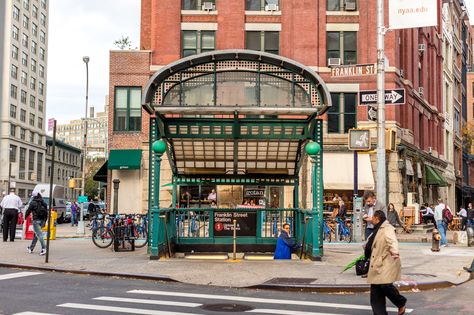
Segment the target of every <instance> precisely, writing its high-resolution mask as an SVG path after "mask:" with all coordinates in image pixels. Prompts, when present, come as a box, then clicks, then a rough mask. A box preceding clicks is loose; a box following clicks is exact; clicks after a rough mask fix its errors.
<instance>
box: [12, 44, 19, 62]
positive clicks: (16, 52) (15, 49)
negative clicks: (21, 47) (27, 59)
mask: <svg viewBox="0 0 474 315" xmlns="http://www.w3.org/2000/svg"><path fill="white" fill-rule="evenodd" d="M12 58H13V59H15V60H18V47H16V46H15V45H13V46H12Z"/></svg>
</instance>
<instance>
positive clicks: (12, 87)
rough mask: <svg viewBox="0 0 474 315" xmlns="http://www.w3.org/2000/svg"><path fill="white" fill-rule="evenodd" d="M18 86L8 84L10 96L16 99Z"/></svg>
mask: <svg viewBox="0 0 474 315" xmlns="http://www.w3.org/2000/svg"><path fill="white" fill-rule="evenodd" d="M17 91H18V88H17V87H16V86H15V85H13V84H12V85H10V96H11V98H14V99H17V97H18V94H17Z"/></svg>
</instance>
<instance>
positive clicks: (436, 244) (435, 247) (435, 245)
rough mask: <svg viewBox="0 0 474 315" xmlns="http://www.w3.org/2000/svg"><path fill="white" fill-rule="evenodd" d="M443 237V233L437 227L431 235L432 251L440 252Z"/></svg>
mask: <svg viewBox="0 0 474 315" xmlns="http://www.w3.org/2000/svg"><path fill="white" fill-rule="evenodd" d="M440 239H441V235H440V234H439V231H438V230H437V229H434V230H433V232H432V236H431V251H432V252H439V240H440Z"/></svg>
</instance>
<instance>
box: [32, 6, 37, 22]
mask: <svg viewBox="0 0 474 315" xmlns="http://www.w3.org/2000/svg"><path fill="white" fill-rule="evenodd" d="M31 15H33V17H34V18H35V19H37V18H38V7H37V6H35V5H34V4H33V7H32V8H31Z"/></svg>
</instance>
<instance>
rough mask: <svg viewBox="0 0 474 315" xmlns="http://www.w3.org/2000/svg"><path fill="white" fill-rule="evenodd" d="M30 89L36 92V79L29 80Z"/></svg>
mask: <svg viewBox="0 0 474 315" xmlns="http://www.w3.org/2000/svg"><path fill="white" fill-rule="evenodd" d="M30 89H32V90H36V79H35V78H33V77H31V78H30Z"/></svg>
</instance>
